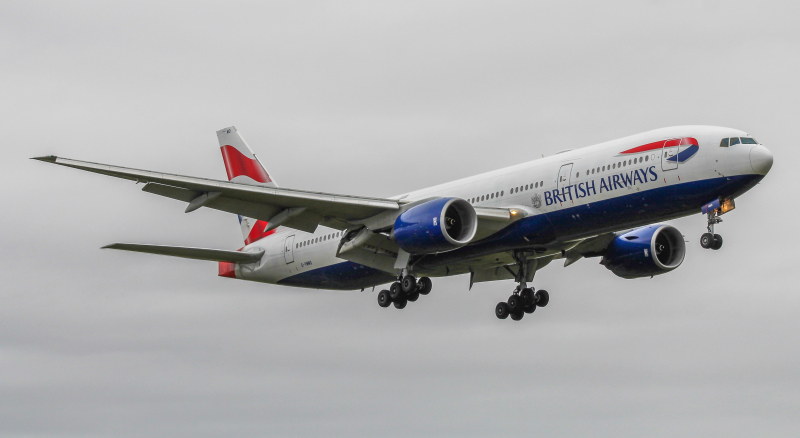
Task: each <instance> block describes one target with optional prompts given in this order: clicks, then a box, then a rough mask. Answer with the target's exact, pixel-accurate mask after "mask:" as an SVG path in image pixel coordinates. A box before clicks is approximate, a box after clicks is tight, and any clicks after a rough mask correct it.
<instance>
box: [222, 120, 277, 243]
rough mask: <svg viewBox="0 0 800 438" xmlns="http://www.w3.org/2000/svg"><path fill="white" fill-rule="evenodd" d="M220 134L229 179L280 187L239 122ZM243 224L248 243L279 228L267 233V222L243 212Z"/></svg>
mask: <svg viewBox="0 0 800 438" xmlns="http://www.w3.org/2000/svg"><path fill="white" fill-rule="evenodd" d="M217 138H218V139H219V147H220V149H221V150H222V160H223V161H224V162H225V171H226V172H228V181H232V182H236V183H239V184H250V185H257V186H265V187H278V184H277V183H276V182H275V180H273V179H272V177H271V176H270V175H269V173H267V170H266V169H265V168H264V166H263V165H261V162H260V161H259V160H258V157H256V154H255V153H254V152H253V150H252V149H250V146H248V145H247V142H245V141H244V138H242V136H241V135H240V134H239V132H238V131H237V130H236V127H235V126H231V127H229V128H225V129H220V130H219V131H217ZM239 225H241V227H242V237H243V238H244V243H245V245H249V244H251V243H253V242H255V241H257V240H261V239H263V238H264V237H267V236H269V235H270V234H272V233H274V232H275V230H270V231H267V232H266V233H265V232H264V229H265V228H266V227H267V222H266V221H262V220H256V219H253V218H249V217H242V216H239Z"/></svg>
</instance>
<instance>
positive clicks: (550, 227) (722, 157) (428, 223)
mask: <svg viewBox="0 0 800 438" xmlns="http://www.w3.org/2000/svg"><path fill="white" fill-rule="evenodd" d="M217 137H218V138H219V144H220V147H221V150H222V158H223V161H224V163H225V169H226V171H227V173H228V181H219V180H213V179H205V178H195V177H188V176H180V175H172V174H167V173H161V172H152V171H145V170H137V169H130V168H125V167H117V166H109V165H105V164H97V163H91V162H86V161H77V160H71V159H67V158H60V157H55V156H47V157H38V158H36V159H37V160H41V161H46V162H50V163H55V164H59V165H62V166H68V167H74V168H77V169H81V170H87V171H90V172H95V173H101V174H104V175H110V176H114V177H117V178H125V179H129V180H133V181H136V182H143V183H145V185H144V187H143V188H142V190H144V191H145V192H149V193H154V194H156V195H161V196H165V197H168V198H172V199H176V200H179V201H184V202H186V203H188V206H187V207H186V212H187V213H188V212H191V211H194V210H197V209H199V208H203V207H205V208H212V209H216V210H221V211H225V212H229V213H233V214H236V215H238V218H239V223H240V225H241V229H242V235H243V238H244V246H243V247H242V248H240V249H239V250H237V251H231V250H218V249H204V248H192V247H173V246H163V245H143V244H129V243H115V244H112V245H108V246H106V247H105V248H113V249H120V250H127V251H137V252H145V253H151V254H161V255H169V256H176V257H185V258H191V259H199V260H209V261H216V262H218V263H219V275H220V276H222V277H230V278H238V279H242V280H251V281H259V282H264V283H274V284H283V285H289V286H298V287H306V288H315V289H345V290H354V289H365V288H369V287H373V288H374V287H375V286H378V285H383V284H391V285H390V286H389V288H388V289H386V290H381V291H380V292H379V293H378V295H377V300H378V304H379V305H380V306H381V307H388V306H389V305H392V304H393V305H394V307H396V308H398V309H402V308H404V307H405V306H406V305H407V303H408V302H409V301H411V302H413V301H416V300H417V299H419V297H420V295H427V294H428V293H429V292H430V291H431V287H432V282H431V280H430V277H441V276H449V275H459V274H469V287H472V285H473V284H474V283H476V282H484V281H495V280H514V282H515V283H516V287H515V288H514V290H513V292H512V294H511V296H510V297H509V298H508V299H507V300H506V301H503V302H500V303H499V304H497V306H496V308H495V313H496V316H497V317H498V318H501V319H505V318H507V317H508V316H511V318H512V319H514V320H520V319H522V317H523V316H524V315H525V314H526V313H532V312H533V311H535V310H536V308H537V307H544V306H546V305H547V303H548V301H549V299H550V298H549V294H548V293H547V291H545V290H535V289H533V288H532V287H531V286H530V283H532V282H533V278H534V274H535V273H536V271H538V270H539V269H542V268H544V267H545V266H546V265H548V264H549V263H550V262H552V261H553V260H557V259H563V260H564V266H569V265H570V264H572V263H574V262H576V261H577V260H579V259H581V258H583V257H600V258H601V263H602V264H603V265H604V266H605V267H606V268H608V269H609V270H610V271H611V272H613V273H614V274H616V275H617V276H619V277H622V278H640V277H652V276H654V275H658V274H663V273H666V272H669V271H672V270H673V269H676V268H677V267H678V266H680V264H681V263H682V262H683V259H684V256H685V254H686V247H685V243H684V239H683V235H682V234H681V233H680V232H679V231H678V230H677V229H675V228H674V227H672V226H669V225H663V224H657V223H658V222H661V221H665V220H669V219H675V218H679V217H683V216H688V215H692V214H697V213H702V214H704V215H705V216H706V218H707V230H706V232H705V233H703V234H702V235H701V237H700V244H701V245H702V247H703V248H707V249H712V250H718V249H720V247H721V246H722V237H721V236H720V235H719V234H715V233H714V227H715V225H716V224H718V223H719V222H721V221H722V219H721V218H720V216H722V215H723V214H725V213H727V212H728V211H730V210H732V209H733V208H734V207H735V204H734V199H735V198H736V197H738V196H739V195H741V194H742V193H744V192H746V191H748V190H750V189H751V188H753V187H755V185H756V184H758V182H759V181H761V179H762V178H764V176H765V175H766V174H767V172H769V170H770V168H771V167H772V154H771V153H770V152H769V150H767V148H766V147H764V146H763V145H761V144H760V143H758V142H757V141H756V140H755V139H754V138H753V137H751V136H750V135H748V134H747V133H745V132H742V131H739V130H735V129H729V128H720V127H713V126H679V127H672V128H663V129H657V130H654V131H649V132H645V133H642V134H637V135H633V136H630V137H625V138H622V139H619V140H613V141H609V142H606V143H601V144H598V145H594V146H590V147H586V148H582V149H577V150H572V151H567V152H563V153H558V154H556V155H553V156H549V157H546V158H541V159H537V160H534V161H530V162H526V163H522V164H518V165H515V166H512V167H508V168H505V169H500V170H496V171H493V172H488V173H484V174H480V175H476V176H472V177H469V178H464V179H460V180H457V181H453V182H449V183H445V184H441V185H438V186H434V187H430V188H426V189H422V190H418V191H415V192H409V193H405V194H402V195H400V196H394V197H389V198H370V197H363V196H351V195H336V194H330V193H322V192H310V191H303V190H294V189H286V188H280V187H279V186H278V184H277V183H276V182H275V180H274V178H273V177H272V176H271V175H270V174H269V173H268V172H267V170H266V169H265V168H264V166H263V165H262V164H261V162H260V161H259V159H258V157H256V155H255V153H254V152H253V151H252V150H251V149H250V147H249V146H248V145H247V143H245V141H244V139H243V138H242V137H241V135H240V134H239V133H238V132H237V130H236V128H235V127H230V128H225V129H222V130H220V131H218V132H217Z"/></svg>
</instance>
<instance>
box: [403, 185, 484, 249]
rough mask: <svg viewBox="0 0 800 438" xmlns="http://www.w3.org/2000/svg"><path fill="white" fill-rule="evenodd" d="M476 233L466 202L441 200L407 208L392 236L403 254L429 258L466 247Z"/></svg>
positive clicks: (475, 224) (476, 224)
mask: <svg viewBox="0 0 800 438" xmlns="http://www.w3.org/2000/svg"><path fill="white" fill-rule="evenodd" d="M477 229H478V216H477V215H476V214H475V209H474V208H472V205H470V203H469V202H467V201H465V200H463V199H460V198H441V199H435V200H433V201H428V202H425V203H422V204H420V205H416V206H414V207H411V208H409V209H408V210H406V211H404V212H403V213H401V214H400V216H398V217H397V219H396V220H395V222H394V228H393V230H392V233H393V235H394V239H395V241H397V244H398V245H399V246H400V248H402V249H403V250H404V251H406V252H409V253H411V254H431V253H436V252H445V251H451V250H454V249H456V248H460V247H462V246H464V245H466V244H467V243H469V242H470V241H471V240H472V238H473V237H475V232H476V231H477Z"/></svg>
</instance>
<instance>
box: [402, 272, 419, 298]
mask: <svg viewBox="0 0 800 438" xmlns="http://www.w3.org/2000/svg"><path fill="white" fill-rule="evenodd" d="M400 287H402V288H403V292H405V293H407V294H410V293H411V292H414V290H415V289H416V288H417V279H416V278H414V276H413V275H406V276H405V277H403V280H402V282H401V283H400Z"/></svg>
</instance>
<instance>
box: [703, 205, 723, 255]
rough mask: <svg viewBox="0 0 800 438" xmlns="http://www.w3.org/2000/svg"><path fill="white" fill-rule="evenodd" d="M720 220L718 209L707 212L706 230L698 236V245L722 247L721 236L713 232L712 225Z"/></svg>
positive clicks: (709, 247) (707, 247) (714, 247)
mask: <svg viewBox="0 0 800 438" xmlns="http://www.w3.org/2000/svg"><path fill="white" fill-rule="evenodd" d="M720 222H722V218H720V217H719V210H712V211H709V212H708V232H707V233H703V235H702V236H700V246H702V247H703V248H705V249H714V250H717V249H720V248H722V236H720V235H719V234H714V225H716V224H718V223H720Z"/></svg>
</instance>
